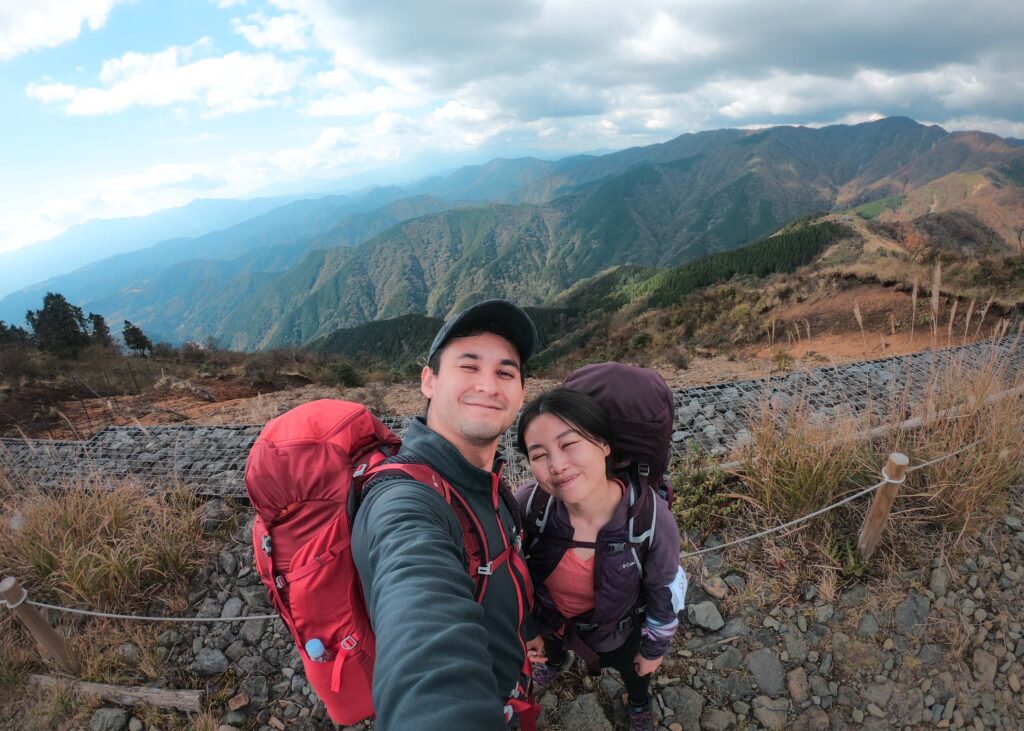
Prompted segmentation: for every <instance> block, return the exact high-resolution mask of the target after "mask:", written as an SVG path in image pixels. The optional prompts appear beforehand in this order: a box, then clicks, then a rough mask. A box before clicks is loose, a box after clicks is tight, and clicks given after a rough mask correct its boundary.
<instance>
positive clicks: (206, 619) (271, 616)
mask: <svg viewBox="0 0 1024 731" xmlns="http://www.w3.org/2000/svg"><path fill="white" fill-rule="evenodd" d="M981 441H982V440H980V439H979V440H977V441H975V442H972V443H970V444H967V445H965V446H963V447H960V449H958V450H956V451H955V452H950V453H949V454H944V455H942V456H941V457H936V458H935V459H932V460H929V461H927V462H922V463H921V464H917V465H914V466H913V467H908V468H907V470H906V471H907V472H914V471H916V470H920V469H924V468H925V467H929V466H931V465H933V464H936V463H938V462H942V461H943V460H946V459H949V458H951V457H955V456H956V455H958V454H960V453H961V452H963V451H966V450H968V449H970V448H971V447H975V446H977V445H978V444H980V443H981ZM882 478H883V479H882V481H881V482H879V483H877V484H874V485H872V486H871V487H866V488H864V489H863V490H861V491H860V492H856V493H854V494H853V495H849V496H848V497H845V498H843V499H842V500H839V501H838V502H835V503H832V504H831V505H828V506H826V507H824V508H821V509H820V510H815V511H814V512H813V513H809V514H807V515H804V516H803V517H800V518H796V519H795V520H791V521H789V522H788V523H783V524H782V525H779V526H776V527H774V528H768V529H767V530H763V531H761V532H759V533H754V534H753V535H749V536H746V537H744V538H737V539H736V540H734V541H729V542H728V543H723V544H721V545H718V546H711V547H709V548H702V549H700V550H699V551H692V552H690V553H681V554H679V558H680V560H682V559H684V558H693V557H694V556H700V555H702V554H705V553H713V552H714V551H720V550H722V549H724V548H729V547H731V546H738V545H739V544H741V543H747V542H749V541H753V540H756V539H758V538H763V537H764V536H767V535H771V534H772V533H778V532H780V531H784V530H786V529H787V528H792V527H793V526H795V525H800V524H801V523H806V522H807V521H808V520H811V519H813V518H817V517H818V516H819V515H824V514H825V513H827V512H829V511H831V510H835V509H836V508H838V507H840V506H842V505H846V503H849V502H852V501H854V500H856V499H857V498H860V497H864V496H865V495H868V494H870V493H872V492H874V491H875V490H877V489H878V488H880V487H881V486H882V485H885V484H886V483H890V482H891V483H893V484H897V485H898V484H902V483H903V482H904V481H905V480H906V475H904V477H903V479H901V480H893V479H891V478H890V477H889V476H888V475H887V474H886V473H885V468H884V467H883V468H882ZM26 596H27V593H26ZM22 602H24V603H26V604H30V605H32V606H34V607H39V608H41V609H53V610H54V611H57V612H67V613H70V614H82V615H85V616H87V617H100V618H102V619H133V620H137V621H140V622H188V623H195V622H247V621H249V620H251V619H277V618H278V616H279V615H277V614H256V615H249V616H248V617H141V616H136V615H132V614H110V613H108V612H95V611H91V610H88V609H71V608H69V607H60V606H57V605H55V604H44V603H42V602H34V601H32V600H29V599H26V598H25V596H22V599H21V602H18V604H19V605H20V604H21V603H22ZM15 606H17V605H15ZM13 608H14V607H11V609H13Z"/></svg>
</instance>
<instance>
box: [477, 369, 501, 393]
mask: <svg viewBox="0 0 1024 731" xmlns="http://www.w3.org/2000/svg"><path fill="white" fill-rule="evenodd" d="M475 387H476V390H477V391H480V392H481V393H497V392H498V376H497V375H496V374H494V373H490V372H488V371H479V372H478V373H477V378H476V384H475Z"/></svg>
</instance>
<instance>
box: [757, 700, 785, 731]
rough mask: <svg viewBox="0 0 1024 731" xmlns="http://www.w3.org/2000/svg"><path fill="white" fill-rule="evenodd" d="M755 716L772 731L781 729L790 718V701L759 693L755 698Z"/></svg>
mask: <svg viewBox="0 0 1024 731" xmlns="http://www.w3.org/2000/svg"><path fill="white" fill-rule="evenodd" d="M754 718H756V719H757V720H758V721H760V722H761V723H762V724H763V725H764V727H765V728H767V729H770V731H781V729H784V728H786V722H787V720H788V719H789V701H787V700H785V699H784V698H769V697H768V696H764V695H759V696H758V697H757V698H755V699H754Z"/></svg>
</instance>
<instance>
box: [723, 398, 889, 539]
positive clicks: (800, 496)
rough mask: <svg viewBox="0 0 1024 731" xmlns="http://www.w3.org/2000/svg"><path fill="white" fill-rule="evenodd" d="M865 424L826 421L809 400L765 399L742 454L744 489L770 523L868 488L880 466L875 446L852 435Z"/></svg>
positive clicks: (804, 512)
mask: <svg viewBox="0 0 1024 731" xmlns="http://www.w3.org/2000/svg"><path fill="white" fill-rule="evenodd" d="M861 427H862V424H861V423H860V421H859V420H855V419H843V420H840V421H839V422H825V421H823V420H822V419H820V418H819V417H818V416H817V415H816V414H815V413H814V411H813V408H812V407H811V406H810V404H809V403H808V402H807V401H806V400H805V399H797V400H796V401H795V402H794V403H792V404H790V403H788V402H786V400H784V399H779V400H776V401H775V402H772V401H771V400H767V401H764V402H763V403H762V405H761V408H760V409H759V410H758V411H757V413H756V414H755V415H754V417H753V419H752V420H751V421H750V423H749V424H748V427H747V428H748V431H749V433H750V439H749V440H748V441H747V442H746V443H745V444H744V445H743V446H742V447H741V450H740V453H739V455H738V456H739V461H740V462H741V466H740V468H739V469H738V472H739V474H740V476H741V479H742V483H743V487H744V492H745V494H746V495H747V496H749V498H750V499H751V500H752V501H753V502H754V503H755V504H756V506H757V508H758V510H759V511H760V513H761V514H762V516H763V518H764V522H766V523H768V524H771V523H775V524H777V523H778V522H784V521H788V520H792V519H794V518H798V517H800V516H803V515H806V514H808V513H810V512H812V511H814V510H817V509H818V508H822V507H824V506H826V505H828V504H830V503H832V502H834V501H835V500H836V499H838V498H840V497H842V496H843V495H845V494H847V493H848V492H851V491H852V490H853V489H855V488H857V487H858V486H863V485H864V484H865V480H866V479H868V477H869V475H872V474H873V473H874V471H875V469H876V465H875V462H874V459H873V455H872V453H871V449H870V446H869V445H866V444H865V443H863V442H860V441H858V440H855V439H853V438H852V437H853V435H854V434H856V432H857V431H858V430H859V429H860V428H861Z"/></svg>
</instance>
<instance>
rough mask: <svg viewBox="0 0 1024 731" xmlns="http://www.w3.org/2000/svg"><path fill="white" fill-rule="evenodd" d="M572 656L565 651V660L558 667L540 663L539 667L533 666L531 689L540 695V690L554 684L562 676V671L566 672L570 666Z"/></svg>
mask: <svg viewBox="0 0 1024 731" xmlns="http://www.w3.org/2000/svg"><path fill="white" fill-rule="evenodd" d="M572 659H573V654H572V652H570V651H566V653H565V659H564V660H562V662H561V663H560V664H559V665H552V664H551V663H549V662H545V663H541V664H540V665H534V666H533V675H532V677H533V689H534V690H535V691H536V692H537V693H540V692H541V691H542V690H544V689H545V688H547V687H548V686H549V685H551V684H552V683H554V682H555V681H556V680H558V678H559V677H560V676H561V675H562V671H563V670H566V669H567V668H568V667H569V666H570V665H571V664H572Z"/></svg>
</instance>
